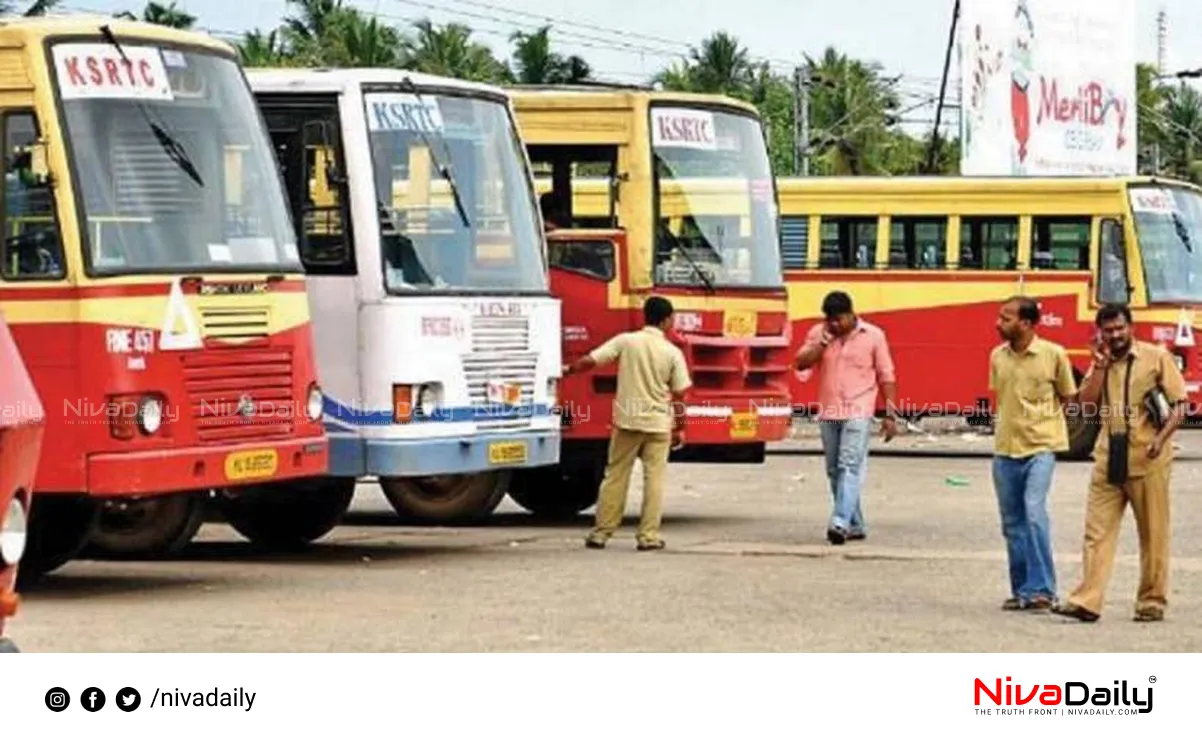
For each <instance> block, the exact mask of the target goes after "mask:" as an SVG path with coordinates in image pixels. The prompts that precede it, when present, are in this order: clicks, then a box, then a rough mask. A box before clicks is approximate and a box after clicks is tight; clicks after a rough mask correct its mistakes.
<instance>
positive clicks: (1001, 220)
mask: <svg viewBox="0 0 1202 743" xmlns="http://www.w3.org/2000/svg"><path fill="white" fill-rule="evenodd" d="M1017 267H1018V217H963V218H961V220H960V268H969V269H977V270H985V271H1013V270H1015V269H1016V268H1017Z"/></svg>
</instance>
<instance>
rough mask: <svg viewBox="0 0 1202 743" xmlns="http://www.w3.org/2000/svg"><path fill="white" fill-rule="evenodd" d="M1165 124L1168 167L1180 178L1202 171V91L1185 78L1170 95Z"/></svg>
mask: <svg viewBox="0 0 1202 743" xmlns="http://www.w3.org/2000/svg"><path fill="white" fill-rule="evenodd" d="M1162 125H1163V127H1164V133H1165V146H1164V148H1163V150H1164V151H1163V156H1164V165H1165V170H1166V171H1168V172H1169V173H1171V174H1173V175H1176V176H1178V177H1180V178H1196V177H1197V176H1198V175H1199V173H1200V172H1202V162H1200V161H1199V158H1202V93H1200V92H1199V91H1198V89H1197V88H1194V87H1192V86H1190V85H1188V84H1186V83H1185V82H1184V81H1182V83H1181V84H1180V85H1179V86H1178V87H1176V88H1170V89H1169V90H1168V93H1167V95H1166V100H1165V105H1164V115H1163V119H1162Z"/></svg>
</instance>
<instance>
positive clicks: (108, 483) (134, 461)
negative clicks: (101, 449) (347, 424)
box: [88, 436, 329, 497]
mask: <svg viewBox="0 0 1202 743" xmlns="http://www.w3.org/2000/svg"><path fill="white" fill-rule="evenodd" d="M273 453H274V456H273ZM272 461H274V467H272V466H271V464H270V463H271V462H272ZM248 463H249V464H250V466H249V467H248V466H247V464H248ZM328 466H329V443H328V441H327V439H326V437H325V436H312V437H306V438H300V439H288V440H287V441H277V442H272V441H260V442H255V443H252V444H230V445H227V446H196V447H189V448H185V449H167V450H162V449H160V450H155V451H143V452H127V453H122V454H96V455H94V456H91V457H89V458H88V494H89V495H96V496H107V497H115V496H135V495H158V494H162V493H173V492H181V491H186V490H204V489H207V488H224V487H238V486H242V485H253V484H257V483H261V482H264V481H268V482H270V481H276V480H291V479H296V478H302V477H313V476H321V475H325V474H326V468H327V467H328Z"/></svg>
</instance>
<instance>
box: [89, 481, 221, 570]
mask: <svg viewBox="0 0 1202 743" xmlns="http://www.w3.org/2000/svg"><path fill="white" fill-rule="evenodd" d="M205 498H206V494H205V493H204V492H190V493H177V494H172V495H161V496H156V497H153V498H137V499H134V498H121V499H113V500H109V501H106V502H105V503H104V504H103V505H102V506H101V509H100V517H99V519H98V520H97V523H96V528H95V529H93V530H92V537H91V539H90V540H89V543H88V547H87V549H86V550H85V553H86V554H87V555H88V556H89V557H98V558H102V559H103V558H108V559H114V558H116V559H120V558H140V557H166V556H168V555H174V554H176V553H178V552H180V551H181V550H183V549H184V547H187V546H188V544H189V543H190V542H191V541H192V538H193V537H195V536H196V532H198V531H200V527H201V525H202V524H203V523H204V514H205Z"/></svg>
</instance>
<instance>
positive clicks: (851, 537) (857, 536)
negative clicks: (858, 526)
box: [847, 531, 868, 542]
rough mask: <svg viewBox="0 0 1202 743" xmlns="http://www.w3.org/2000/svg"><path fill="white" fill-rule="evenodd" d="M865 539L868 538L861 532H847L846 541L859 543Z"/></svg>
mask: <svg viewBox="0 0 1202 743" xmlns="http://www.w3.org/2000/svg"><path fill="white" fill-rule="evenodd" d="M867 538H868V535H867V534H865V533H864V532H862V531H853V532H848V534H847V541H849V542H859V541H862V540H864V539H867Z"/></svg>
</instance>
